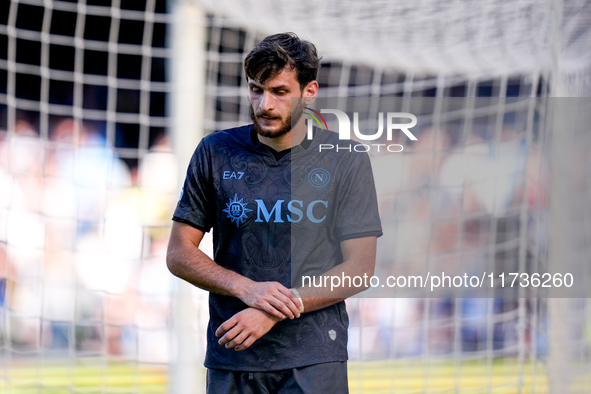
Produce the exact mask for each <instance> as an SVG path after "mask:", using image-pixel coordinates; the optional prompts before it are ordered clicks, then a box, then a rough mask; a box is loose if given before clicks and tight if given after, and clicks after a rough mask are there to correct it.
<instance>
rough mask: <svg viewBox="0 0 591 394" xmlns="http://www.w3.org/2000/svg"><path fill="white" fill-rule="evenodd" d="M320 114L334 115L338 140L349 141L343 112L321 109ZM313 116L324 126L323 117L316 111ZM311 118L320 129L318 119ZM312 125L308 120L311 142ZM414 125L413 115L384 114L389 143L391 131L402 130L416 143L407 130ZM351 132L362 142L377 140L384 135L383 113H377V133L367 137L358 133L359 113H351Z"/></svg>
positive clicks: (346, 116) (349, 128) (402, 113)
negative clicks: (337, 126)
mask: <svg viewBox="0 0 591 394" xmlns="http://www.w3.org/2000/svg"><path fill="white" fill-rule="evenodd" d="M306 109H310V108H306ZM310 110H311V109H310ZM320 112H321V113H323V114H333V115H336V117H337V121H338V124H339V139H340V140H350V139H351V121H350V120H349V116H348V115H347V114H346V113H345V112H343V111H340V110H338V109H321V110H320ZM314 114H315V115H317V116H319V117H320V119H322V121H323V122H324V124H325V125H326V121H325V120H324V117H323V116H322V115H320V114H319V113H318V112H317V111H314ZM309 115H310V116H313V115H312V114H309ZM313 118H314V120H316V123H318V124H319V125H320V127H321V128H322V123H320V121H319V120H318V118H317V117H316V116H313ZM394 119H409V120H410V122H405V123H395V122H394ZM312 125H313V120H312V119H308V139H309V140H311V139H312V137H313V132H312ZM416 125H417V117H416V116H414V115H413V114H410V113H407V112H388V113H386V133H387V138H388V140H389V141H391V140H392V131H393V130H402V131H403V132H404V134H406V136H407V137H408V138H410V139H411V140H413V141H416V140H417V137H415V136H414V134H413V133H411V132H410V130H409V129H410V128H412V127H414V126H416ZM353 132H354V133H355V135H356V136H357V138H359V139H360V140H362V141H375V140H377V139H378V138H380V137H381V136H382V134H383V133H384V113H383V112H380V113H378V131H376V133H375V134H372V135H367V134H361V132H360V131H359V113H358V112H354V113H353Z"/></svg>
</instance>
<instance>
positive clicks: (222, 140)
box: [202, 124, 252, 147]
mask: <svg viewBox="0 0 591 394" xmlns="http://www.w3.org/2000/svg"><path fill="white" fill-rule="evenodd" d="M251 128H252V124H248V125H244V126H238V127H233V128H230V129H225V130H219V131H215V132H213V133H211V134H208V135H206V136H205V137H203V140H202V142H203V144H204V145H206V146H214V147H215V146H217V145H219V144H227V143H229V142H235V143H242V144H246V143H247V142H248V139H249V138H250V129H251Z"/></svg>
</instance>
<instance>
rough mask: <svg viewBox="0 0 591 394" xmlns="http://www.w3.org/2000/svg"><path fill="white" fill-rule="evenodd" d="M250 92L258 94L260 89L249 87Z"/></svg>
mask: <svg viewBox="0 0 591 394" xmlns="http://www.w3.org/2000/svg"><path fill="white" fill-rule="evenodd" d="M250 91H251V92H253V93H260V92H261V89H260V88H257V87H256V86H251V87H250Z"/></svg>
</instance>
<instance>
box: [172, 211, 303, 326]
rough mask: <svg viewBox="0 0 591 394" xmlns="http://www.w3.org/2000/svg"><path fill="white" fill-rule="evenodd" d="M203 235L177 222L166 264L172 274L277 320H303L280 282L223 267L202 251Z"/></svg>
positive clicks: (173, 229)
mask: <svg viewBox="0 0 591 394" xmlns="http://www.w3.org/2000/svg"><path fill="white" fill-rule="evenodd" d="M203 234H204V233H203V231H201V230H198V229H195V228H193V227H191V226H189V225H187V224H184V223H178V222H174V223H173V225H172V230H171V234H170V240H169V243H168V252H167V255H166V264H167V265H168V269H169V270H170V272H171V273H173V274H174V275H176V276H178V277H179V278H181V279H184V280H186V281H187V282H189V283H191V284H193V285H195V286H197V287H200V288H202V289H204V290H208V291H210V292H214V293H217V294H222V295H227V296H234V297H237V298H239V299H240V300H242V302H244V303H245V304H246V305H248V306H251V307H253V308H257V309H260V310H263V311H265V312H267V313H269V314H271V315H274V316H275V317H278V318H280V319H283V318H285V317H289V318H290V319H293V318H295V317H299V315H300V313H299V310H300V306H299V303H298V304H297V305H296V302H297V301H295V300H293V299H292V298H291V292H290V290H289V289H288V288H286V287H285V286H283V285H282V284H281V283H279V282H255V281H253V280H251V279H249V278H247V277H245V276H243V275H240V274H238V273H236V272H234V271H231V270H228V269H226V268H223V267H221V266H220V265H218V264H217V263H216V262H215V261H213V260H212V259H210V258H209V256H207V255H206V254H205V253H203V251H201V250H200V249H199V244H200V243H201V240H202V239H203Z"/></svg>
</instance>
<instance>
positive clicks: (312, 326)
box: [173, 125, 382, 371]
mask: <svg viewBox="0 0 591 394" xmlns="http://www.w3.org/2000/svg"><path fill="white" fill-rule="evenodd" d="M251 133H254V131H253V130H252V125H247V126H242V127H238V128H234V129H229V130H224V131H218V132H216V133H213V134H210V135H208V136H207V137H205V138H204V139H203V140H202V141H201V143H200V144H199V146H198V147H197V149H196V150H195V153H194V154H193V156H192V158H191V162H190V164H189V168H188V170H187V177H186V179H185V183H184V186H183V189H182V192H181V198H180V200H179V202H178V205H177V207H176V210H175V212H174V217H173V220H176V221H180V222H184V223H187V224H189V225H191V226H194V227H196V228H199V229H202V230H204V231H209V230H210V229H211V228H213V230H214V232H213V242H214V260H215V262H216V263H217V264H219V265H220V266H222V267H224V268H226V269H229V270H232V271H235V272H237V273H239V274H241V275H244V276H246V277H248V278H250V279H252V280H254V281H258V282H262V281H277V282H280V283H281V284H283V285H284V286H286V287H288V288H290V287H299V286H300V285H301V283H302V276H304V275H308V276H317V275H321V274H323V273H324V272H326V271H327V270H328V269H330V268H332V267H334V266H336V265H338V264H341V263H342V262H343V256H342V253H341V249H340V242H341V241H344V240H347V239H352V238H360V237H366V236H378V237H379V236H381V235H382V229H381V224H380V219H379V215H378V208H377V198H376V192H375V186H374V181H373V176H372V172H371V165H370V161H369V157H368V155H367V154H366V153H359V152H354V151H351V152H349V151H348V150H339V151H338V152H337V151H335V150H331V151H326V150H325V151H322V152H319V147H320V144H332V145H335V146H336V145H337V144H339V140H338V134H336V133H333V132H330V131H325V130H316V132H315V133H314V138H313V140H312V141H311V142H310V144H309V145H308V146H307V148H305V147H304V146H302V145H298V146H295V147H293V148H292V149H291V151H290V153H289V154H287V155H284V156H283V157H281V158H279V159H278V160H277V158H276V157H275V156H274V155H273V153H272V152H271V151H270V150H269V148H268V147H267V146H265V145H263V144H261V143H260V142H258V140H257V139H256V138H254V139H253V138H251ZM255 136H256V134H255ZM340 142H341V145H342V142H343V141H340ZM345 142H348V141H345ZM245 308H247V305H246V304H244V303H243V302H242V301H241V300H239V299H238V298H235V297H229V296H223V295H219V294H215V293H210V295H209V313H210V320H209V323H208V328H207V352H206V357H205V366H206V367H208V368H215V369H222V370H233V371H238V370H239V371H273V370H282V369H290V368H297V367H302V366H306V365H313V364H319V363H324V362H333V361H346V360H347V328H348V324H349V322H348V316H347V311H346V309H345V303H344V302H342V301H341V302H339V303H336V304H334V305H331V306H329V307H327V308H323V309H320V310H317V311H312V312H306V313H303V314H302V315H301V317H300V318H299V319H293V320H290V319H286V320H284V321H281V322H278V323H277V324H276V325H275V326H274V327H273V328H272V329H271V330H270V331H269V332H268V333H267V334H265V335H264V336H263V337H261V338H260V339H258V340H257V341H256V342H255V343H254V344H253V345H252V346H251V347H250V348H248V349H246V350H244V351H241V352H237V351H235V350H233V349H226V348H225V347H224V346H222V345H219V344H218V343H217V340H218V338H217V337H216V336H215V334H214V333H215V331H216V329H217V328H218V327H219V326H220V325H221V324H222V323H223V322H224V321H226V320H227V319H229V318H230V317H232V316H233V315H234V314H236V313H238V312H240V311H241V310H243V309H245Z"/></svg>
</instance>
